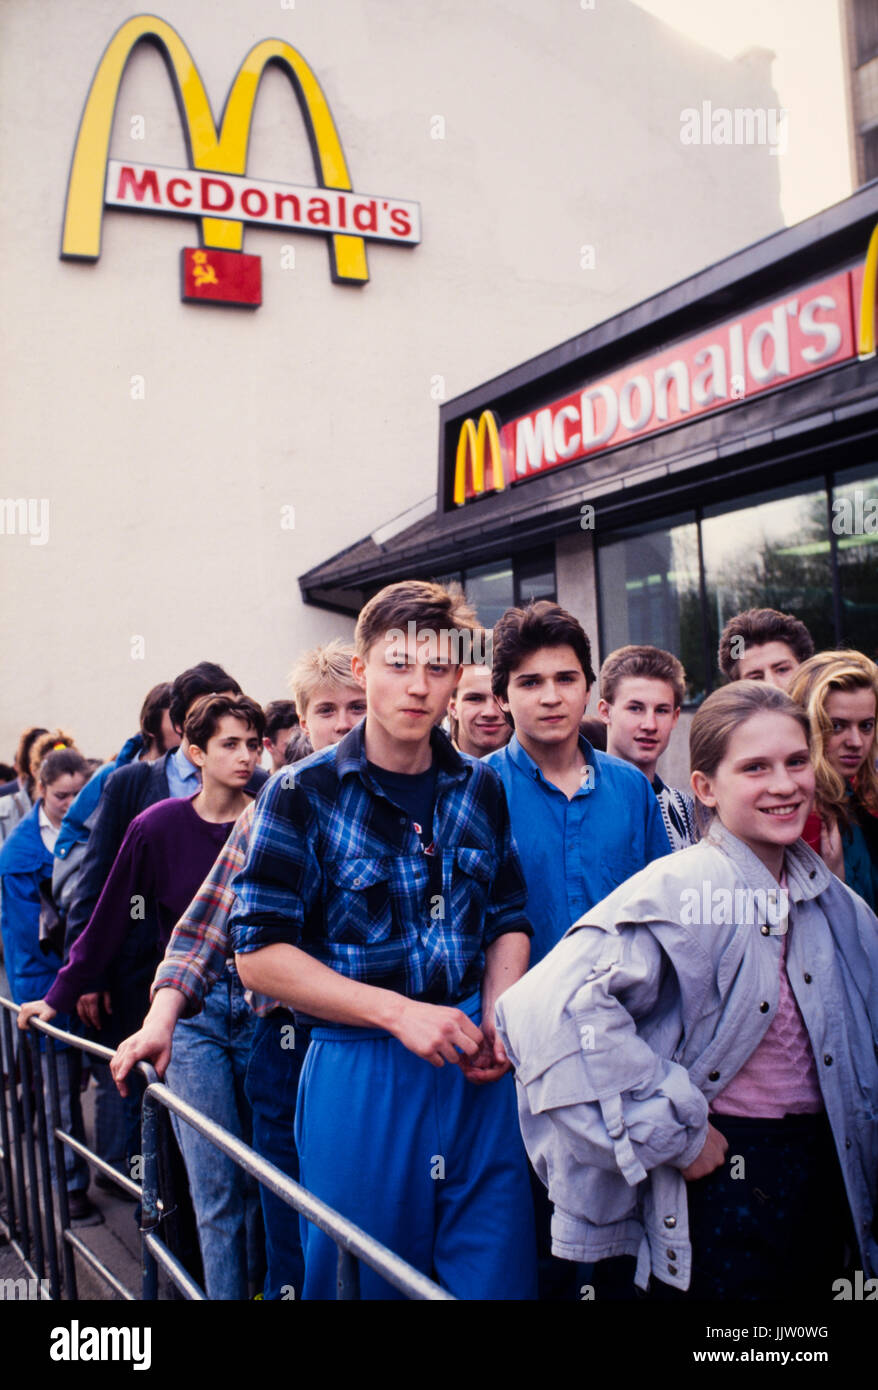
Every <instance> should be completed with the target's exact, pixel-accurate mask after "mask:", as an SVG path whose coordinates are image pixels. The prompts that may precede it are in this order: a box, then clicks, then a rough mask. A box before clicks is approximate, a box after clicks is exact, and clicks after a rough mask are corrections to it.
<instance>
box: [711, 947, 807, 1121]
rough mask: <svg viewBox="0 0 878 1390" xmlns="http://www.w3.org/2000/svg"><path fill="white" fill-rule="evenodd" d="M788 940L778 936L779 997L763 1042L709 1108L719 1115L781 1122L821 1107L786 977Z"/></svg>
mask: <svg viewBox="0 0 878 1390" xmlns="http://www.w3.org/2000/svg"><path fill="white" fill-rule="evenodd" d="M788 940H789V938H788V936H783V937H782V938H781V948H780V998H779V1000H778V1006H777V1013H776V1014H775V1016H774V1018H773V1019H772V1020H771V1023H770V1024H769V1027H768V1032H767V1033H766V1034H765V1037H764V1038H763V1039H762V1042H761V1043H760V1044H759V1046H758V1047H757V1048H756V1051H755V1052H752V1053H751V1054H750V1056H749V1057H748V1058H747V1061H746V1062H745V1063H744V1065H743V1067H742V1068H741V1070H740V1071H739V1072H738V1074H737V1076H733V1077H732V1079H731V1081H730V1082H729V1084H728V1086H726V1088H725V1090H723V1091H720V1093H719V1095H718V1096H716V1097H715V1099H714V1100H713V1102H712V1104H711V1107H710V1108H711V1110H713V1111H715V1112H716V1113H717V1114H718V1115H747V1116H750V1117H752V1118H759V1119H763V1120H780V1119H783V1117H784V1115H816V1114H818V1113H819V1111H821V1110H822V1109H823V1099H822V1097H821V1095H820V1085H819V1082H818V1080H817V1067H816V1065H815V1062H814V1053H813V1051H812V1049H811V1040H810V1038H809V1037H808V1032H807V1029H806V1028H805V1020H804V1019H803V1018H802V1014H801V1010H800V1009H799V1006H798V1004H797V1003H796V997H795V995H794V994H793V991H792V989H791V988H790V982H789V979H788V978H787V970H786V959H787V941H788Z"/></svg>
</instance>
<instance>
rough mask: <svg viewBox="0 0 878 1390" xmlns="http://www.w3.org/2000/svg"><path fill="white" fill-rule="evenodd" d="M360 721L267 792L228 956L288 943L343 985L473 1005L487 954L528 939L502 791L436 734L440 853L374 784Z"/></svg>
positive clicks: (239, 877) (241, 881)
mask: <svg viewBox="0 0 878 1390" xmlns="http://www.w3.org/2000/svg"><path fill="white" fill-rule="evenodd" d="M364 729H365V720H363V721H361V723H360V724H358V725H357V726H356V728H354V729H352V730H351V732H350V733H349V734H347V735H346V736H345V737H344V738H343V739H342V741H341V742H340V743H339V744H337V745H335V746H333V747H331V748H325V749H322V750H321V751H320V752H319V753H314V754H313V755H312V756H311V757H309V758H306V759H305V760H304V761H303V762H301V763H298V764H296V765H295V766H294V767H288V768H282V769H281V770H280V771H279V772H277V773H275V775H274V776H273V777H272V778H271V779H270V781H269V782H268V783H267V784H266V786H265V788H264V789H263V791H262V793H261V795H260V797H259V800H258V802H257V805H256V811H255V815H254V820H253V832H252V835H251V838H250V848H249V851H248V854H247V859H246V862H245V864H244V867H243V868H242V869H241V870H240V871H239V873H237V874H236V875H235V877H234V879H233V880H232V888H233V890H234V892H235V894H236V900H235V904H234V907H233V909H232V915H231V921H230V928H231V933H232V940H233V943H234V947H235V950H236V951H238V952H241V953H244V952H247V951H258V950H260V949H261V948H262V947H264V946H270V945H272V944H273V943H274V942H276V941H285V942H288V943H290V944H291V945H294V946H298V947H299V948H300V949H301V950H303V951H307V952H308V954H309V955H311V956H314V957H315V958H316V959H317V960H319V961H321V962H322V963H323V964H324V965H327V966H329V967H330V968H331V969H332V970H337V971H338V972H339V974H341V975H345V976H347V977H348V978H349V979H352V980H359V981H361V982H362V983H364V984H370V985H377V986H380V987H381V988H384V989H392V990H395V991H397V993H399V994H405V995H407V996H408V997H409V998H411V999H420V1000H424V1001H426V1002H428V1003H435V1004H457V1003H459V1002H460V1001H461V1000H463V999H465V998H467V997H468V996H469V995H471V994H473V993H475V991H476V990H477V989H478V988H479V986H480V984H481V979H482V975H483V973H484V966H485V948H486V947H487V946H489V945H490V944H491V942H493V941H496V939H497V938H498V937H499V936H502V935H503V934H504V933H505V932H524V933H526V935H528V936H531V935H532V931H531V927H530V923H529V922H528V921H527V918H526V917H525V916H524V907H525V902H526V898H527V890H526V887H525V883H524V876H523V874H522V871H521V866H520V864H519V861H518V855H517V853H516V850H515V844H514V841H513V839H512V830H511V826H510V821H509V810H508V807H507V804H506V794H505V792H504V790H503V784H502V783H501V781H500V778H499V777H498V776H497V774H496V773H495V772H493V771H492V770H491V769H490V768H488V767H485V766H484V764H482V763H480V762H477V761H476V760H475V759H471V758H468V757H463V756H461V754H459V753H458V752H457V751H456V749H455V748H454V747H453V745H452V743H451V741H450V739H448V737H447V736H446V735H445V734H444V733H442V732H441V730H439V729H435V728H434V729H433V731H432V735H431V742H432V748H433V758H434V762H435V764H436V770H437V778H436V802H435V810H434V818H433V842H434V846H435V852H434V853H432V854H430V853H426V852H425V851H424V849H423V848H422V846H421V842H420V839H419V837H418V835H417V832H416V831H415V829H414V825H413V823H412V820H411V818H410V817H409V816H408V815H406V814H405V812H404V811H402V810H401V808H400V807H399V806H397V805H395V804H394V803H393V802H392V801H390V800H389V799H388V798H387V796H386V795H385V793H384V792H383V791H382V790H381V788H380V787H379V785H378V783H377V782H376V781H375V779H374V778H373V777H372V776H371V774H370V773H369V770H368V766H367V763H366V753H365V748H364Z"/></svg>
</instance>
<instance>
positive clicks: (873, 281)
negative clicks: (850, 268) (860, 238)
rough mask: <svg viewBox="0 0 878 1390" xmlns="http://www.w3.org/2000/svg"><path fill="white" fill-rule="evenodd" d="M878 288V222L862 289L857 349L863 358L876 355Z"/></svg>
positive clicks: (872, 237)
mask: <svg viewBox="0 0 878 1390" xmlns="http://www.w3.org/2000/svg"><path fill="white" fill-rule="evenodd" d="M876 288H878V223H876V224H875V226H874V227H873V228H872V235H871V236H870V238H869V245H868V248H867V250H866V259H865V262H864V263H863V283H862V286H861V289H860V322H859V331H858V335H857V351H858V353H859V356H860V357H861V358H866V357H874V356H875V291H876Z"/></svg>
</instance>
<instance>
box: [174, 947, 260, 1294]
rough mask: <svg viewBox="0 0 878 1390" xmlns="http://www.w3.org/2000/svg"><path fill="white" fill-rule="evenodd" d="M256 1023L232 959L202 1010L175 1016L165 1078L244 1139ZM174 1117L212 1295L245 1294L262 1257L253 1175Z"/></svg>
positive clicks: (177, 1091) (246, 1137)
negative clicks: (248, 1071) (177, 1019)
mask: <svg viewBox="0 0 878 1390" xmlns="http://www.w3.org/2000/svg"><path fill="white" fill-rule="evenodd" d="M255 1028H256V1017H255V1015H254V1014H253V1012H252V1011H251V1009H250V1007H249V1005H248V1004H247V1002H246V1000H245V998H244V990H243V987H242V985H241V982H240V980H239V979H238V975H237V973H236V971H235V969H234V967H233V966H232V965H231V964H229V965H228V966H227V967H226V970H225V973H224V974H223V975H221V976H220V978H219V979H218V980H217V982H216V984H215V985H214V987H213V989H212V990H211V991H210V993H209V994H208V996H207V998H206V999H205V1001H204V1008H203V1009H202V1011H201V1013H200V1014H196V1015H195V1017H194V1018H187V1019H182V1020H181V1021H180V1022H179V1023H178V1024H177V1027H176V1028H175V1030H174V1045H173V1053H172V1057H171V1062H170V1064H169V1066H168V1070H167V1078H166V1079H167V1082H168V1085H169V1086H170V1088H171V1090H172V1091H174V1092H175V1094H177V1095H178V1096H180V1097H181V1098H182V1099H183V1100H186V1101H188V1102H189V1104H190V1105H194V1106H197V1107H198V1109H199V1110H201V1111H203V1112H204V1114H205V1115H207V1116H209V1118H210V1119H212V1120H215V1121H216V1123H217V1124H220V1125H222V1126H223V1128H224V1129H227V1130H228V1131H229V1133H230V1134H234V1135H235V1136H236V1137H237V1138H239V1139H242V1140H243V1141H244V1143H245V1144H249V1143H250V1138H251V1117H250V1108H249V1106H248V1104H247V1101H246V1099H245V1096H244V1073H245V1070H246V1067H247V1062H248V1059H249V1056H250V1050H251V1046H252V1042H253V1034H254V1031H255ZM171 1120H172V1123H173V1126H174V1133H175V1134H176V1136H177V1142H178V1144H179V1145H180V1148H181V1150H182V1152H183V1159H184V1162H185V1164H186V1171H187V1173H188V1175H189V1186H190V1189H191V1192H192V1203H193V1206H194V1207H195V1219H196V1221H197V1223H198V1241H199V1244H200V1246H201V1257H202V1260H203V1262H204V1282H205V1289H206V1293H207V1296H208V1298H210V1299H244V1298H248V1297H249V1296H250V1292H249V1287H250V1284H251V1283H255V1282H256V1281H257V1280H258V1279H259V1278H261V1272H262V1258H263V1257H262V1219H261V1212H260V1208H259V1196H258V1193H257V1190H256V1189H257V1184H256V1181H255V1180H254V1179H253V1178H251V1177H249V1176H248V1175H247V1174H246V1173H245V1172H244V1170H243V1169H242V1168H239V1167H238V1166H237V1164H235V1163H233V1162H232V1160H231V1159H230V1158H226V1156H225V1154H222V1153H221V1152H220V1150H219V1149H218V1148H216V1146H215V1145H213V1144H211V1143H210V1141H209V1140H208V1139H205V1138H204V1137H203V1136H202V1135H200V1134H198V1133H197V1132H196V1131H195V1130H194V1129H192V1127H191V1126H190V1125H187V1124H186V1123H185V1122H184V1121H182V1120H180V1119H178V1118H177V1116H176V1115H172V1116H171Z"/></svg>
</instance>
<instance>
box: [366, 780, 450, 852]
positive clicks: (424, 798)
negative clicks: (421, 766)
mask: <svg viewBox="0 0 878 1390" xmlns="http://www.w3.org/2000/svg"><path fill="white" fill-rule="evenodd" d="M368 767H369V771H370V772H371V774H372V776H373V777H374V778H375V781H376V782H377V783H378V785H379V787H380V788H381V790H382V791H383V792H384V794H385V796H387V797H389V799H390V800H391V801H392V802H393V803H394V805H395V806H399V807H400V809H401V810H403V811H405V812H406V814H407V815H409V816H411V818H412V820H413V822H414V826H415V831H416V832H417V834H418V835H419V836H420V840H421V844H422V845H423V846H424V849H426V848H427V847H428V845H430V844H432V842H433V802H434V801H435V800H436V766H435V763H431V765H430V766H429V767H428V768H427V771H426V772H415V773H411V772H388V770H387V768H386V767H377V766H376V765H375V763H369V764H368Z"/></svg>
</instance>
